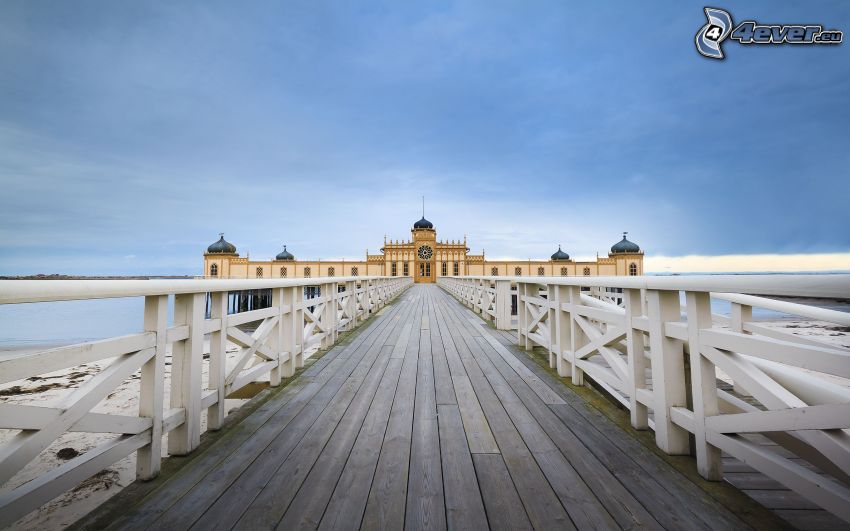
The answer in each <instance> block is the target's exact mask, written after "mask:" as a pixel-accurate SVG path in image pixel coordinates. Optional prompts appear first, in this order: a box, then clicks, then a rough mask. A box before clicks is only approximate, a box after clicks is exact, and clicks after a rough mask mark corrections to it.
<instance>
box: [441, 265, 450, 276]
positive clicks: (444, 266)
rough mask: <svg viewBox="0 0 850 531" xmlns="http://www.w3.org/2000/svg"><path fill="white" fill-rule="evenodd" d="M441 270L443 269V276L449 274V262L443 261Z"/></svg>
mask: <svg viewBox="0 0 850 531" xmlns="http://www.w3.org/2000/svg"><path fill="white" fill-rule="evenodd" d="M442 271H443V276H447V275H448V274H449V264H448V263H446V262H443V267H442Z"/></svg>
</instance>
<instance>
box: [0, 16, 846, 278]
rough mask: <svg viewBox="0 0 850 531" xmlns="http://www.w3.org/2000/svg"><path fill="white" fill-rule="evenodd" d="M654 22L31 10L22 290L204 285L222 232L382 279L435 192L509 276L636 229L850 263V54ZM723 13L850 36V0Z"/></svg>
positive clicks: (6, 214) (9, 205) (12, 237)
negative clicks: (720, 54) (381, 270)
mask: <svg viewBox="0 0 850 531" xmlns="http://www.w3.org/2000/svg"><path fill="white" fill-rule="evenodd" d="M635 5H636V4H634V3H631V2H623V3H618V4H615V3H606V4H605V6H603V7H600V6H599V3H598V2H561V1H555V0H552V1H546V2H542V1H541V2H536V1H519V0H517V1H494V0H486V1H480V2H477V1H473V2H466V1H460V2H435V1H428V2H389V1H387V2H364V1H350V2H320V1H316V0H309V1H274V2H262V1H249V2H230V1H222V2H211V1H208V0H204V1H197V2H193V1H181V2H132V1H113V0H109V1H106V0H104V1H100V2H81V1H72V2H70V1H69V2H52V1H47V0H20V1H14V0H6V1H4V2H2V3H0V190H1V191H0V243H2V245H1V246H0V274H3V273H5V274H8V273H15V274H25V273H53V272H61V273H81V274H132V273H150V274H190V273H196V272H199V270H200V268H201V264H202V262H201V253H202V252H203V250H204V248H205V247H206V246H207V245H208V244H210V243H211V242H213V241H214V240H215V239H217V237H218V233H219V232H224V233H225V234H226V237H227V239H228V240H229V241H231V242H233V243H234V244H236V245H237V247H238V248H239V251H240V252H241V253H243V254H244V253H246V252H250V254H251V256H252V257H255V258H264V257H270V256H273V255H274V254H275V253H276V252H277V251H278V250H279V249H280V246H281V245H282V244H284V243H286V244H288V245H289V249H290V250H291V251H293V252H294V253H295V254H296V255H297V256H298V257H299V258H335V257H348V258H355V257H361V256H363V254H364V253H365V251H366V249H367V248H368V249H370V250H371V251H373V252H375V251H377V250H378V248H379V247H380V246H381V243H382V241H383V237H384V235H385V234H386V235H387V236H388V237H390V238H393V239H396V238H398V239H400V238H405V237H407V236H409V232H408V231H409V227H410V225H411V224H412V223H413V221H415V220H416V219H418V218H419V216H420V209H421V206H420V196H422V195H425V196H426V201H427V206H426V210H427V212H426V215H427V217H428V218H429V219H430V220H431V221H433V222H434V223H435V225H436V227H437V229H438V236H440V237H442V238H450V239H453V238H462V237H463V236H464V234H466V235H467V236H468V238H469V241H470V244H471V247H472V249H473V251H476V252H478V251H481V250H482V249H484V250H485V251H486V253H487V255H488V256H490V257H517V258H528V257H543V256H548V255H549V254H551V253H552V252H553V251H554V250H555V248H556V247H557V245H558V244H559V243H560V244H561V245H563V246H564V249H565V250H567V251H568V252H569V253H570V254H572V255H573V256H578V257H589V256H594V255H595V254H596V253H597V252H600V253H604V252H606V251H607V248H608V247H610V245H611V244H613V243H614V242H615V241H617V240H618V239H619V233H620V232H621V231H624V230H628V231H629V232H630V235H631V239H633V240H634V241H636V242H638V243H639V244H641V246H642V247H643V248H644V249H645V250H646V252H647V254H648V256H650V257H653V256H654V257H682V256H686V255H694V254H697V255H712V256H715V255H719V256H721V257H722V256H725V255H742V254H771V255H789V254H793V255H796V256H798V257H799V255H809V254H811V253H821V254H820V255H819V256H821V257H823V258H818V257H813V258H811V259H810V260H809V263H814V264H815V265H818V264H821V265H823V266H824V267H827V265H828V267H827V268H830V269H834V268H836V267H835V266H836V264H837V265H838V266H840V265H841V264H842V260H844V259H845V258H847V262H846V264H847V267H844V269H850V254H846V253H848V252H850V230H848V227H850V206H848V199H850V178H848V177H850V176H848V168H850V128H848V118H850V44H848V43H844V44H842V45H840V46H836V47H830V48H827V47H806V46H791V45H785V46H769V47H762V48H755V47H752V46H750V47H744V46H740V45H737V44H734V43H727V44H726V45H725V49H726V52H727V54H728V58H727V59H726V60H724V61H713V60H709V59H704V58H702V57H700V56H699V55H698V54H697V53H696V51H695V49H694V43H693V40H694V34H695V33H696V31H697V30H698V29H699V28H700V27H701V26H702V25H703V24H704V23H705V17H704V14H703V12H702V4H694V3H692V2H681V1H668V2H664V3H658V4H654V5H653V8H652V9H636V8H635ZM723 7H726V8H728V9H729V10H730V11H731V13H732V15H733V17H734V18H735V20H738V21H741V20H746V19H755V20H758V21H760V22H763V23H784V24H789V23H822V24H824V25H826V26H829V27H833V28H837V29H843V30H844V31H845V32H847V31H850V3H847V2H805V3H804V2H773V1H771V2H727V3H726V4H724V5H723ZM824 253H826V254H824ZM830 253H832V254H831V256H830V255H829V254H830ZM834 253H845V254H834ZM680 260H681V259H680ZM744 260H745V259H744ZM805 260H806V259H805V256H804V257H803V261H804V262H805ZM830 260H831V261H830ZM836 260H837V261H836ZM812 261H814V262H812ZM650 263H655V264H659V263H660V262H659V260H657V259H656V260H655V262H650ZM683 263H684V262H683ZM741 263H743V262H741ZM730 264H731V265H730ZM734 264H735V262H734V259H733V262H730V263H729V264H727V265H725V266H723V267H727V268H731V269H736V267H735V265H734ZM688 267H698V266H694V265H690V266H688ZM800 267H804V266H800ZM656 268H658V269H663V266H661V265H657V266H656ZM839 268H840V267H839Z"/></svg>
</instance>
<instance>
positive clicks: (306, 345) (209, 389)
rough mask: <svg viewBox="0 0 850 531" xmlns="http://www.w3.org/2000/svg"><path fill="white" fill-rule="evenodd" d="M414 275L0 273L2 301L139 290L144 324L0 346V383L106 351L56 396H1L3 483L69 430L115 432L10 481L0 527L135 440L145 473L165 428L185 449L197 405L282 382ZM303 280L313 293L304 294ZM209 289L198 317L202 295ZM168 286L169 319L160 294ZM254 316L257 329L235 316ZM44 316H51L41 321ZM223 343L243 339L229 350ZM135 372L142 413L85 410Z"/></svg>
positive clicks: (249, 319)
mask: <svg viewBox="0 0 850 531" xmlns="http://www.w3.org/2000/svg"><path fill="white" fill-rule="evenodd" d="M411 283H412V281H411V279H410V278H405V277H337V278H329V277H325V278H313V279H291V280H67V281H64V280H43V281H26V280H19V281H15V280H12V281H0V304H19V303H31V302H44V301H63V300H78V299H100V298H119V297H144V316H141V315H140V316H139V318H140V325H142V326H140V329H142V330H143V332H140V333H137V334H132V335H128V336H123V337H115V338H110V339H104V340H101V341H93V342H89V343H82V344H78V345H71V346H66V347H61V348H55V349H51V350H45V351H41V352H34V353H26V354H21V355H17V356H11V357H5V358H0V385H3V384H7V383H9V382H15V381H18V380H22V379H25V378H30V377H36V376H38V375H41V374H45V373H49V372H53V371H57V370H62V369H66V368H70V367H75V366H78V365H81V364H86V363H92V362H97V361H99V360H107V359H109V358H113V360H112V361H111V362H109V363H108V365H106V367H105V368H104V369H103V370H102V371H101V372H100V373H98V374H95V375H93V376H91V377H90V378H89V379H88V380H87V381H85V382H84V383H82V384H80V385H79V386H78V387H76V388H75V389H71V390H69V392H68V394H67V395H66V396H63V397H62V398H61V399H60V400H59V401H58V402H57V403H55V404H52V405H51V406H49V407H47V406H44V405H43V403H40V404H39V405H26V404H11V403H2V402H0V429H5V430H20V431H18V433H17V434H16V435H15V436H14V437H12V438H11V439H10V440H8V441H7V442H6V444H3V445H2V446H0V485H6V484H7V483H9V482H10V480H11V479H12V478H14V477H15V476H16V474H18V473H19V472H20V471H21V470H23V469H24V468H25V467H26V466H27V464H29V463H30V462H31V461H33V460H34V459H36V458H37V457H38V455H39V454H40V453H41V452H42V451H44V450H45V449H46V448H48V446H50V445H51V443H53V442H54V441H56V439H57V438H59V437H60V436H61V435H63V434H64V433H66V432H69V431H77V432H79V431H83V432H92V433H109V434H116V435H115V437H113V438H111V439H109V440H108V441H107V442H104V443H102V444H99V445H98V446H97V447H95V448H93V449H91V450H89V451H87V452H85V453H83V454H81V455H79V456H77V457H75V458H73V459H71V460H70V461H68V462H66V463H64V464H62V465H61V466H58V467H57V468H54V469H53V470H51V471H50V472H48V473H46V474H43V475H41V476H39V477H37V478H35V479H33V480H31V481H28V482H26V483H23V484H22V485H20V486H17V487H16V488H11V489H9V488H6V489H5V492H3V493H2V494H0V527H2V526H5V525H9V524H10V523H12V522H14V521H16V520H17V519H18V518H20V517H22V516H23V515H25V514H27V513H28V512H30V511H32V510H33V509H36V508H38V507H39V506H41V505H42V504H44V503H45V502H47V501H49V500H51V499H52V498H54V497H56V496H57V495H59V494H61V493H62V492H64V491H66V490H68V489H69V488H72V487H73V486H75V485H77V484H78V483H80V482H81V481H83V480H85V479H87V478H88V477H90V476H92V475H93V474H95V473H97V472H99V471H101V470H103V469H105V468H106V467H108V466H110V465H112V464H114V463H116V462H118V461H119V460H121V459H123V458H124V457H126V456H128V455H131V454H132V453H133V452H136V453H137V455H136V463H137V467H136V473H137V477H138V478H140V479H150V478H153V477H154V476H156V475H157V474H158V472H159V470H160V462H161V453H162V437H163V435H165V434H166V433H167V434H168V445H167V451H168V453H169V454H172V455H184V454H187V453H189V452H191V451H192V450H193V449H195V448H196V447H197V446H198V444H199V443H200V434H201V415H202V413H203V412H204V411H206V414H207V426H208V428H209V429H213V430H214V429H218V428H219V427H221V425H222V423H223V422H224V419H225V407H224V400H225V397H227V396H228V395H230V394H231V393H233V392H234V391H236V390H238V389H240V388H242V387H244V386H245V385H247V384H249V383H251V382H254V381H256V380H258V379H262V378H267V379H268V380H269V382H270V385H272V386H277V385H279V384H280V381H281V377H288V376H291V375H293V374H294V373H295V370H296V369H297V368H299V367H301V366H303V363H304V359H305V357H306V356H309V355H310V354H311V353H312V352H314V351H315V350H316V347H320V348H327V347H330V346H331V345H332V344H333V343H334V342H335V341H336V339H337V334H338V333H339V332H340V331H346V330H351V329H352V328H353V327H354V326H356V325H357V324H358V323H359V322H361V321H363V320H365V319H366V318H367V317H368V316H369V314H370V313H374V312H376V311H377V310H378V309H380V308H381V307H382V306H383V305H384V304H386V303H387V302H388V301H390V300H391V299H392V298H394V297H395V296H397V295H398V294H399V293H401V292H402V291H404V290H405V289H406V288H407V287H409V286H410V284H411ZM305 286H318V287H319V292H320V296H317V297H313V298H309V299H307V298H305V297H304V288H305ZM248 289H270V290H271V292H272V304H271V306H270V307H268V308H262V309H257V310H252V311H248V312H243V313H235V314H228V312H227V299H228V293H229V292H232V291H239V290H248ZM208 294H209V297H210V299H211V301H210V302H211V309H210V317H209V318H206V315H205V314H206V308H207V296H208ZM169 295H173V296H174V310H173V316H174V317H173V324H172V325H171V326H168V321H167V316H168V298H169ZM248 323H255V324H256V326H255V327H254V331H253V333H248V332H245V331H243V330H242V329H240V328H239V326H240V325H245V324H248ZM44 326H45V327H48V326H50V323H45V324H44ZM206 334H209V335H210V352H209V354H210V355H209V361H208V363H209V365H208V367H207V369H208V373H209V378H208V382H207V384H206V385H204V384H203V380H202V365H203V364H204V363H205V360H204V352H203V348H204V336H205V335H206ZM228 344H233V345H236V346H238V347H239V351H238V353H237V355H236V357H235V361H234V360H231V362H230V363H228V362H227V355H226V352H227V350H228V348H227V347H228ZM169 346H170V351H171V366H170V381H171V384H170V393H169V395H170V399H169V403H168V405H167V406H166V405H165V404H164V400H165V398H164V397H165V389H164V387H165V386H164V382H165V373H166V349H167V348H168V347H169ZM139 371H140V372H141V379H140V391H139V412H138V415H133V416H127V415H113V414H104V413H93V412H91V410H92V408H94V407H95V406H96V405H98V403H100V402H101V401H102V400H103V399H104V398H105V397H106V396H107V395H108V394H110V393H111V392H112V391H113V390H114V389H115V388H116V387H117V386H119V385H121V384H122V382H124V381H125V380H127V379H128V378H129V377H130V376H132V375H134V374H135V373H138V372H139Z"/></svg>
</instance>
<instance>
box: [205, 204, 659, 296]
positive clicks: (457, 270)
mask: <svg viewBox="0 0 850 531" xmlns="http://www.w3.org/2000/svg"><path fill="white" fill-rule="evenodd" d="M365 275H375V276H377V275H380V276H409V277H413V280H414V281H415V282H420V283H427V282H436V280H437V278H438V277H441V276H464V275H489V276H621V275H633V276H634V275H643V251H642V250H641V249H640V247H638V245H636V244H634V243H632V242H630V241H629V240H628V239H626V233H623V239H622V240H621V241H619V242H617V243H616V244H614V245H613V246H612V247H611V250H610V252H609V253H608V256H607V257H597V259H596V260H593V261H583V262H579V261H574V260H572V259H570V256H569V255H568V254H567V253H565V252H564V251H562V250H561V248H560V247H558V250H557V251H556V252H555V253H554V254H553V255H552V256H551V257H550V258H549V259H548V260H487V259H485V257H484V254H483V253H482V254H470V253H469V247H468V245H467V242H466V237H464V239H463V241H460V240H446V241H441V240H438V239H437V231H436V229H435V228H434V225H433V224H432V223H431V222H430V221H428V220H427V219H425V218H424V217H423V218H422V219H420V220H419V221H417V222H416V223H414V224H413V228H412V229H411V231H410V239H409V240H408V241H398V240H396V241H392V240H389V241H388V240H387V239H386V237H385V238H384V246H383V247H381V254H369V253H368V251H367V253H366V259H365V260H362V261H360V260H355V261H352V260H297V259H296V258H295V256H294V255H293V254H292V253H290V252H289V251H287V249H286V246H284V248H283V251H282V252H280V253H279V254H278V255H277V256H276V257H275V258H274V259H273V260H249V259H248V258H243V257H241V256H239V253H237V252H236V246H235V245H233V244H231V243H229V242H227V241H225V239H224V234H221V238H220V239H219V240H218V241H217V242H215V243H213V244H212V245H210V246H209V247H208V248H207V252H205V253H204V276H205V277H206V278H311V277H334V276H338V277H342V276H365Z"/></svg>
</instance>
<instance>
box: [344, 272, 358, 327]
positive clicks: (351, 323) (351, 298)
mask: <svg viewBox="0 0 850 531" xmlns="http://www.w3.org/2000/svg"><path fill="white" fill-rule="evenodd" d="M345 295H346V297H347V299H346V300H345V312H346V313H347V314H348V315H349V320H348V326H347V327H346V328H345V330H346V332H348V331H351V330H353V329H354V327H356V326H357V282H356V281H354V280H349V281H348V282H346V283H345Z"/></svg>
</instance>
